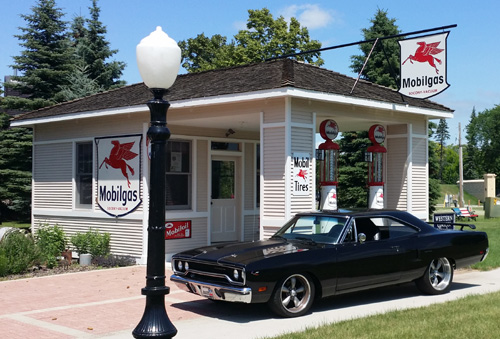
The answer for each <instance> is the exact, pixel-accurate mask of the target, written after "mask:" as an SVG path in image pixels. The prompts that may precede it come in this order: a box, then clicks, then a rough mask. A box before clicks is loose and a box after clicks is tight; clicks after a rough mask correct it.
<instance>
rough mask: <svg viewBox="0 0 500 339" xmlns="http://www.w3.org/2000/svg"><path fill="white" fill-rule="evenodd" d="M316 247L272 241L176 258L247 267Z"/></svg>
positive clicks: (193, 252) (230, 245) (210, 249)
mask: <svg viewBox="0 0 500 339" xmlns="http://www.w3.org/2000/svg"><path fill="white" fill-rule="evenodd" d="M316 247H317V245H316V244H311V243H308V242H298V241H287V240H286V239H270V240H260V241H255V242H246V243H227V244H219V245H213V246H206V247H200V248H196V249H193V250H189V251H185V252H182V253H179V254H177V255H175V257H177V256H180V257H183V258H186V259H187V258H191V259H196V260H200V261H210V262H218V263H229V264H243V265H246V264H248V263H250V262H253V261H257V260H260V259H263V258H269V257H273V256H278V255H285V254H290V253H297V252H303V251H308V250H310V249H313V248H316Z"/></svg>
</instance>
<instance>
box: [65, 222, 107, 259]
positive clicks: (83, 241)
mask: <svg viewBox="0 0 500 339" xmlns="http://www.w3.org/2000/svg"><path fill="white" fill-rule="evenodd" d="M110 240H111V236H110V234H109V233H100V232H99V231H98V230H92V229H90V230H89V231H88V232H86V233H76V234H75V235H73V236H72V237H71V243H72V244H73V246H75V248H76V251H77V252H78V254H79V255H80V254H84V253H90V254H92V256H93V257H96V256H106V255H108V254H109V250H110V249H109V243H110Z"/></svg>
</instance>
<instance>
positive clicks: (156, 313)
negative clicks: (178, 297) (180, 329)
mask: <svg viewBox="0 0 500 339" xmlns="http://www.w3.org/2000/svg"><path fill="white" fill-rule="evenodd" d="M169 292H170V288H169V287H167V286H161V287H157V288H148V287H145V288H143V289H142V294H144V295H146V308H145V310H144V314H143V315H142V319H141V321H140V322H139V324H138V325H137V326H136V328H135V329H134V331H133V332H132V335H133V336H134V338H172V337H174V336H175V335H176V334H177V329H176V328H175V326H174V325H173V324H172V322H171V321H170V319H169V318H168V315H167V311H166V309H165V295H166V294H168V293H169Z"/></svg>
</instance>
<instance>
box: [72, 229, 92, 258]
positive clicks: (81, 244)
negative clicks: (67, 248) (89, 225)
mask: <svg viewBox="0 0 500 339" xmlns="http://www.w3.org/2000/svg"><path fill="white" fill-rule="evenodd" d="M71 243H72V244H73V246H74V247H75V250H76V251H77V252H78V255H80V254H85V253H89V248H90V243H89V236H88V233H80V232H78V233H76V234H75V235H72V236H71Z"/></svg>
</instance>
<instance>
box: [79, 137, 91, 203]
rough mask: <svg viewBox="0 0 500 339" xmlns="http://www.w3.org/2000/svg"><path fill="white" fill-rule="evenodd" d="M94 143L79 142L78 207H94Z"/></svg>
mask: <svg viewBox="0 0 500 339" xmlns="http://www.w3.org/2000/svg"><path fill="white" fill-rule="evenodd" d="M92 147H93V146H92V142H91V141H89V142H79V143H77V144H76V164H75V167H76V170H75V182H76V192H75V198H76V201H75V202H76V207H79V208H91V207H92V168H93V165H92V159H93V149H92Z"/></svg>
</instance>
